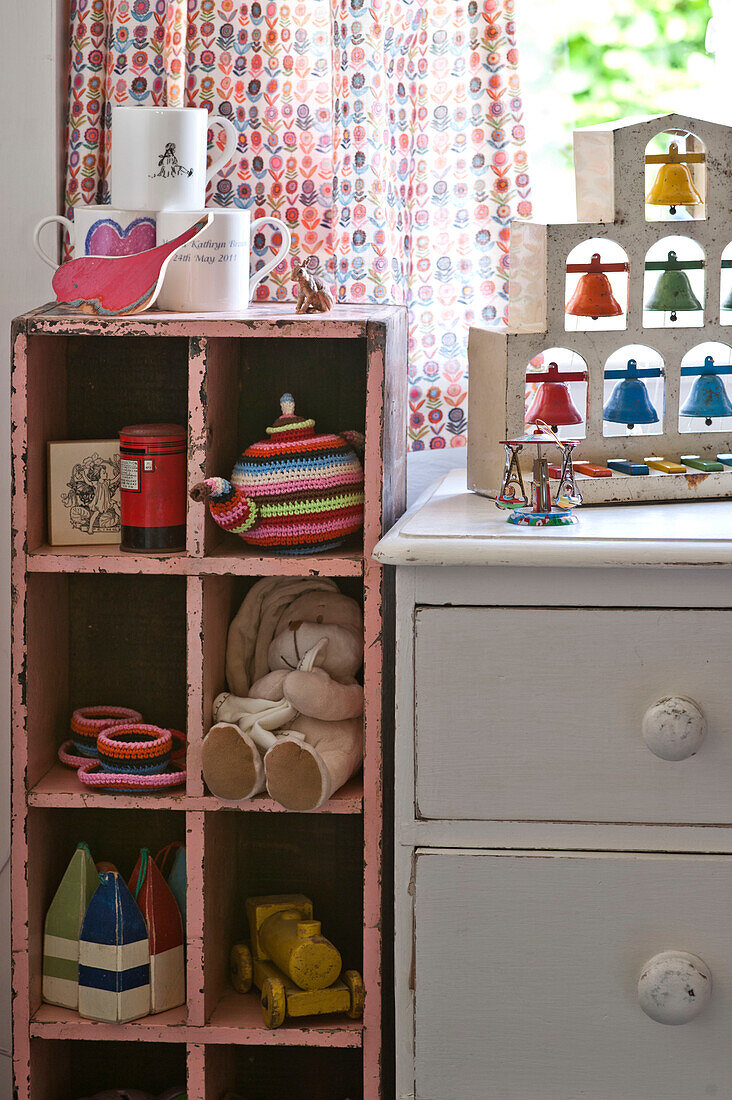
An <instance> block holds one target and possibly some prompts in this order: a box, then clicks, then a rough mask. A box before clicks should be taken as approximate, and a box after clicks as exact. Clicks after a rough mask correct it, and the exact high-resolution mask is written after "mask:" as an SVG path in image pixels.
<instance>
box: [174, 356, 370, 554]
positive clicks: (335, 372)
mask: <svg viewBox="0 0 732 1100" xmlns="http://www.w3.org/2000/svg"><path fill="white" fill-rule="evenodd" d="M366 363H367V349H366V340H365V339H363V338H358V339H345V338H344V339H333V338H323V339H317V340H309V339H302V338H284V337H253V338H251V339H241V340H225V339H220V340H213V339H211V340H208V341H207V374H206V397H205V402H206V408H205V420H206V437H207V454H206V475H207V476H208V477H225V478H229V477H230V476H231V473H232V471H233V469H234V464H235V462H236V460H237V458H238V457H239V455H240V454H241V452H242V451H243V450H245V449H246V448H247V447H249V446H250V444H252V443H255V442H257V441H258V440H262V439H266V438H267V435H266V429H267V428H268V427H269V426H270V425H272V424H273V423H274V421H275V420H276V419H277V417H278V416H279V415H280V398H281V397H282V395H283V394H284V393H291V394H292V396H293V398H294V400H295V411H296V412H297V413H298V414H302V415H304V416H307V417H311V418H312V419H314V420H315V431H316V433H319V434H320V433H324V432H341V431H344V430H356V431H359V432H364V431H365V419H366V373H367V371H366ZM195 507H203V506H202V505H196V506H195ZM361 545H362V539H361V537H360V536H358V537H354V538H353V539H349V540H348V542H347V543H345V544H344V546H343V548H342V549H343V552H344V553H346V552H348V551H351V552H352V551H353V550H354V549H355V548H360V547H361ZM205 549H206V553H207V554H210V553H212V552H214V551H218V552H219V553H220V552H230V553H231V554H233V555H241V556H243V555H250V556H251V555H257V556H259V555H261V554H262V553H265V554H266V553H267V551H262V550H259V549H258V548H256V547H253V546H250V545H248V544H247V543H245V542H243V540H242V539H240V538H239V537H238V536H237V535H232V534H230V533H228V532H225V531H222V530H221V528H219V527H217V526H216V524H215V523H214V522H213V520H212V519H211V517H210V515H207V518H206V534H205ZM337 552H338V551H336V553H337Z"/></svg>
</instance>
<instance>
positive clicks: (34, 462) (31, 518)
mask: <svg viewBox="0 0 732 1100" xmlns="http://www.w3.org/2000/svg"><path fill="white" fill-rule="evenodd" d="M160 422H165V423H173V424H181V425H182V426H183V427H186V426H187V424H188V340H187V339H185V338H183V337H170V338H166V339H157V338H155V337H152V336H48V335H32V336H30V337H29V339H28V424H27V431H28V458H27V481H28V498H29V499H28V549H29V550H30V551H33V550H36V549H37V548H38V547H39V546H43V545H44V544H46V543H47V542H48V529H47V507H46V500H47V459H46V449H47V447H46V445H47V444H48V443H49V442H52V441H54V440H65V439H116V438H117V434H118V432H119V430H120V428H123V427H125V426H126V425H128V424H152V423H160Z"/></svg>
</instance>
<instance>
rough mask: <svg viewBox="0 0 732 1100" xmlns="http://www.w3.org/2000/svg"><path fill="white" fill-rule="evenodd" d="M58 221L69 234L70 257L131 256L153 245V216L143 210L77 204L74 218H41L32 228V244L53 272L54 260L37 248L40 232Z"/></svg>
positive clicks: (56, 216) (59, 216) (154, 224)
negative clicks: (72, 255) (71, 251)
mask: <svg viewBox="0 0 732 1100" xmlns="http://www.w3.org/2000/svg"><path fill="white" fill-rule="evenodd" d="M52 222H58V223H59V224H60V225H62V226H63V227H64V228H65V229H66V231H67V232H68V234H69V240H70V242H71V247H72V249H73V252H74V256H75V257H78V256H131V255H133V254H134V253H135V252H147V250H148V248H154V247H155V229H156V223H155V215H154V214H151V213H150V212H149V211H147V210H118V209H116V208H115V207H112V206H93V205H89V206H77V207H75V208H74V220H73V222H72V221H69V219H68V218H65V217H64V216H63V214H51V215H50V216H49V217H48V218H41V220H40V221H39V223H38V225H37V226H36V227H35V229H34V230H33V247H34V248H35V250H36V252H37V253H38V255H39V256H40V257H41V259H42V260H43V261H44V263H47V264H48V266H49V267H52V268H53V269H54V271H55V270H56V268H57V267H58V263H57V262H56V260H54V259H53V258H52V257H51V256H50V255H49V254H48V252H45V251H44V250H43V248H42V247H41V242H40V236H41V231H42V229H43V228H44V226H46V225H50V224H51V223H52Z"/></svg>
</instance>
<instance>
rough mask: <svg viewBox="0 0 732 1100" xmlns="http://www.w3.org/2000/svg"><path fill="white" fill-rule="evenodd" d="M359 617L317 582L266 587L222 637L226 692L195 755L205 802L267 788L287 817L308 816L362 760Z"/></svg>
mask: <svg viewBox="0 0 732 1100" xmlns="http://www.w3.org/2000/svg"><path fill="white" fill-rule="evenodd" d="M362 664H363V616H362V614H361V609H360V607H359V606H358V604H357V603H356V601H355V600H352V599H350V597H348V596H344V595H343V594H342V593H341V592H340V591H339V590H338V587H337V585H336V584H335V583H334V582H333V581H331V580H327V579H324V578H313V579H308V578H293V579H280V578H265V579H264V580H261V581H258V582H257V583H256V584H255V585H253V587H252V588H251V589H250V591H249V593H248V595H247V597H246V599H245V600H244V603H243V604H242V606H241V608H240V609H239V612H238V613H237V616H236V618H235V619H234V621H233V622H232V624H231V627H230V628H229V637H228V642H227V648H226V678H227V681H228V684H229V687H230V688H231V692H224V693H222V694H221V695H219V696H218V697H217V698H216V699H215V701H214V706H213V717H214V721H215V723H216V724H215V725H214V726H212V727H211V729H210V730H209V732H208V734H207V736H206V738H205V740H204V742H203V749H202V760H203V775H204V778H205V780H206V783H207V784H208V787H209V790H210V791H211V793H212V794H214V795H216V796H218V797H219V798H222V799H226V800H230V801H242V800H244V799H246V798H251V797H252V795H255V794H258V793H260V792H261V791H263V790H264V789H265V787H266V789H267V791H268V793H269V795H270V797H271V798H273V799H275V801H276V802H279V803H280V804H281V805H282V806H285V807H286V809H288V810H300V811H304V810H314V809H317V807H318V806H321V805H322V804H323V803H324V802H326V801H327V800H328V799H329V798H330V797H331V796H332V795H333V794H335V792H336V791H337V790H338V788H339V787H341V786H343V784H344V783H345V782H346V781H347V780H348V779H350V777H351V776H352V775H353V774H354V772H356V771H357V770H358V768H359V767H360V765H361V761H362V760H363V688H362V686H361V685H360V684H359V683H358V682H357V681H356V679H355V677H356V673H357V672H358V670H359V669H360V668H361V665H362Z"/></svg>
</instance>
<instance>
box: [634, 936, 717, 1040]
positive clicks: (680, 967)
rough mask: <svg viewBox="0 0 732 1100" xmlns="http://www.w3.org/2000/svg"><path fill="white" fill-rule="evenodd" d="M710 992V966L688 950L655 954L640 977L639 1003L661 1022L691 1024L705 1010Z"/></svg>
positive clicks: (647, 1013)
mask: <svg viewBox="0 0 732 1100" xmlns="http://www.w3.org/2000/svg"><path fill="white" fill-rule="evenodd" d="M711 995H712V975H711V972H710V970H709V967H708V966H707V964H706V963H705V962H704V960H703V959H700V958H699V957H698V955H690V954H689V952H688V951H662V952H661V953H660V954H659V955H654V956H653V958H652V959H649V960H648V962H647V963H646V965H645V966H644V967H643V970H642V972H641V976H640V978H639V979H638V1003H639V1005H640V1006H641V1008H642V1009H643V1011H644V1012H645V1014H646V1016H650V1017H651V1019H652V1020H655V1021H656V1022H657V1023H659V1024H688V1022H689V1020H693V1019H694V1017H695V1016H698V1015H699V1013H700V1012H703V1011H704V1009H705V1007H706V1005H707V1002H708V1001H709V998H710V997H711Z"/></svg>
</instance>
